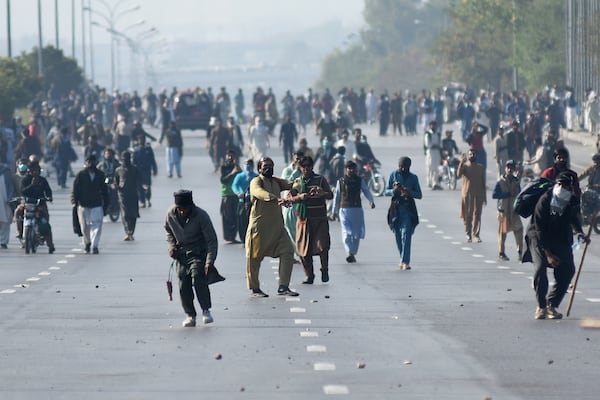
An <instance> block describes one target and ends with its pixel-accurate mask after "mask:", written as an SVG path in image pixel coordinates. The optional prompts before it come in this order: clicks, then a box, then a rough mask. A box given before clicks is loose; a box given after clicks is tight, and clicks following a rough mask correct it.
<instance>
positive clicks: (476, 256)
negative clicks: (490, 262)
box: [471, 254, 485, 258]
mask: <svg viewBox="0 0 600 400" xmlns="http://www.w3.org/2000/svg"><path fill="white" fill-rule="evenodd" d="M471 256H472V257H475V258H483V257H485V256H484V255H483V254H471Z"/></svg>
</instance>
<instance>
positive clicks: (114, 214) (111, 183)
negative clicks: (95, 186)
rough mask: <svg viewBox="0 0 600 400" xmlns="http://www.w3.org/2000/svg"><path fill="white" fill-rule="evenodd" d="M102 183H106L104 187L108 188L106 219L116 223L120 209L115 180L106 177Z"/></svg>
mask: <svg viewBox="0 0 600 400" xmlns="http://www.w3.org/2000/svg"><path fill="white" fill-rule="evenodd" d="M104 183H106V187H107V188H108V209H107V214H108V218H110V220H111V221H112V222H117V221H118V220H119V214H120V213H121V209H120V208H119V196H118V195H117V185H116V184H115V178H114V177H112V176H107V177H106V179H105V180H104Z"/></svg>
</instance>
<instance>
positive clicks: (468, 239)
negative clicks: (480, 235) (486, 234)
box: [467, 235, 473, 243]
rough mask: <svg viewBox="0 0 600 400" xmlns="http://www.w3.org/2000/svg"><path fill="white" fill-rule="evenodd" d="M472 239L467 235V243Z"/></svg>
mask: <svg viewBox="0 0 600 400" xmlns="http://www.w3.org/2000/svg"><path fill="white" fill-rule="evenodd" d="M472 241H473V239H471V235H467V243H471V242H472Z"/></svg>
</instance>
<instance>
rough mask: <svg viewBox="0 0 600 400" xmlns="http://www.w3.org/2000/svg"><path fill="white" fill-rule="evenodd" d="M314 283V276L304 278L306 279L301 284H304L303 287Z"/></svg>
mask: <svg viewBox="0 0 600 400" xmlns="http://www.w3.org/2000/svg"><path fill="white" fill-rule="evenodd" d="M314 281H315V276H314V275H313V276H307V277H306V278H305V279H304V280H303V281H302V283H303V284H305V285H312V284H313V282H314Z"/></svg>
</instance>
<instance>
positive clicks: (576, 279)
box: [567, 210, 598, 317]
mask: <svg viewBox="0 0 600 400" xmlns="http://www.w3.org/2000/svg"><path fill="white" fill-rule="evenodd" d="M597 215H598V211H597V210H596V211H594V214H593V215H592V220H591V221H590V227H589V229H588V232H587V239H588V240H587V241H586V242H585V246H584V247H583V253H582V254H581V261H580V262H579V267H578V268H577V274H575V280H574V281H573V288H572V289H571V296H569V304H568V305H567V317H568V316H569V314H570V313H571V306H573V299H574V298H575V290H577V282H578V281H579V275H580V274H581V268H582V267H583V260H584V259H585V253H586V252H587V248H588V246H589V244H590V235H591V234H592V228H593V226H594V224H595V223H596V216H597Z"/></svg>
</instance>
